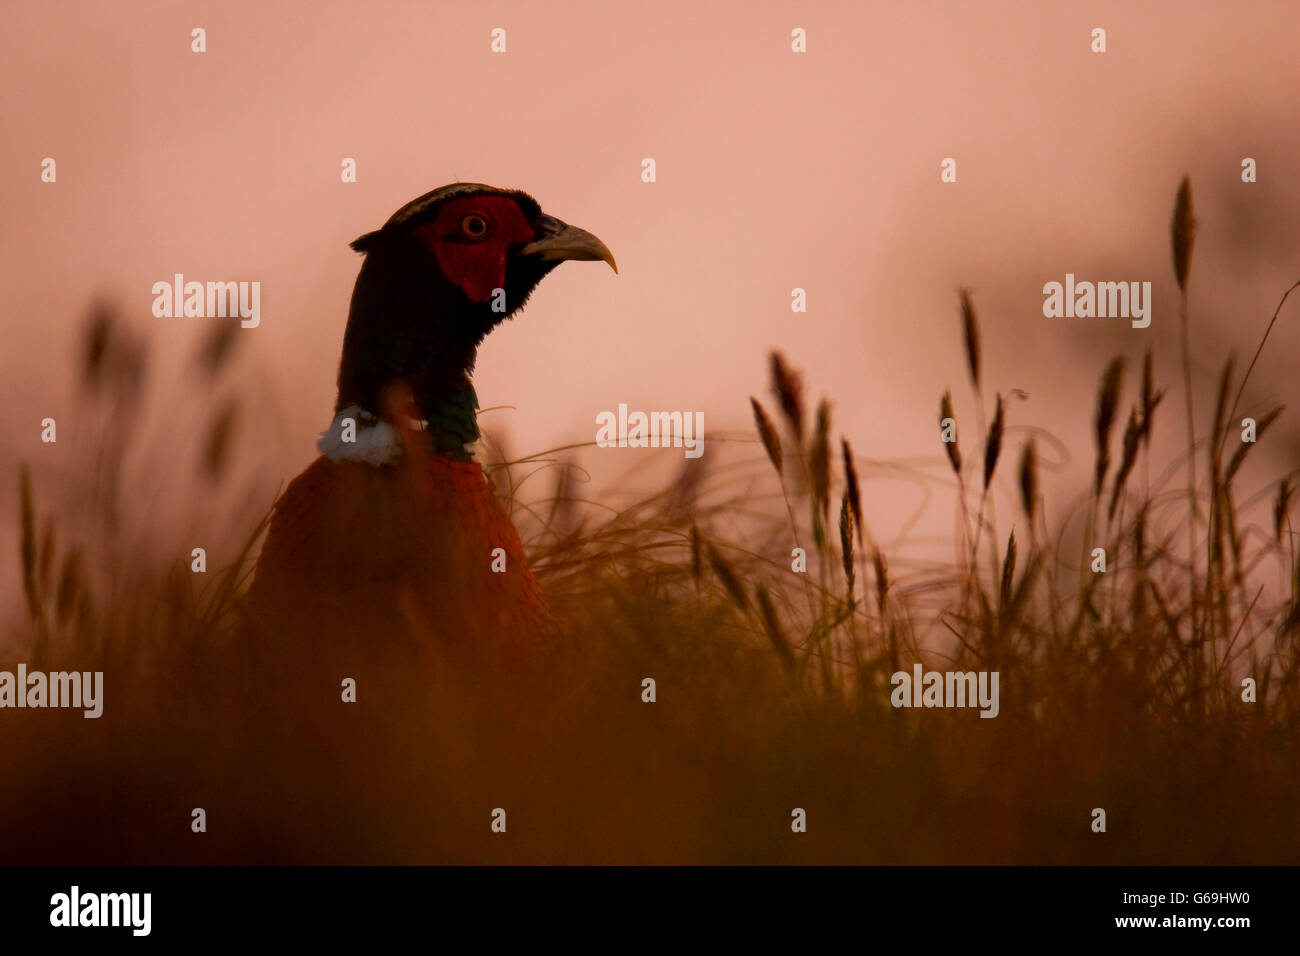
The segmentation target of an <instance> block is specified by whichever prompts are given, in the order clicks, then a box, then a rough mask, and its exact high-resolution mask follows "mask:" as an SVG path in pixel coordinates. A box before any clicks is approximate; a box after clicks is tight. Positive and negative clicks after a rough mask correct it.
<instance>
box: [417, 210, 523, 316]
mask: <svg viewBox="0 0 1300 956" xmlns="http://www.w3.org/2000/svg"><path fill="white" fill-rule="evenodd" d="M470 216H479V217H482V219H483V220H484V221H486V223H487V230H486V232H484V234H483V235H482V236H481V237H476V236H474V235H473V234H472V233H471V232H467V231H466V229H465V227H464V223H465V220H466V217H470ZM474 225H475V226H477V223H474ZM416 234H417V235H418V236H419V237H420V238H421V239H422V240H423V241H424V242H425V243H426V244H427V245H428V246H429V248H430V249H432V250H433V253H434V255H435V256H437V258H438V267H439V268H440V269H441V270H442V274H443V275H444V276H446V277H447V279H449V280H450V281H451V282H453V283H455V284H456V285H457V286H458V287H459V288H460V290H461V291H462V292H464V293H465V296H466V297H467V298H468V299H469V300H470V301H471V302H487V301H489V300H490V299H491V298H492V295H493V292H494V291H495V290H496V289H504V288H505V284H506V256H507V254H508V253H509V250H510V247H511V246H514V245H517V244H519V243H526V242H531V241H532V240H533V239H534V238H535V237H534V234H533V228H532V226H530V225H529V224H528V220H527V219H526V218H524V214H523V212H522V211H521V210H520V208H519V206H518V204H517V203H515V201H514V200H513V199H511V198H510V197H508V196H476V197H467V198H465V199H453V200H450V201H448V202H447V203H445V204H444V205H443V207H442V209H441V210H440V211H439V213H438V218H437V219H435V220H434V221H433V222H431V223H429V224H428V225H426V226H421V227H420V228H418V229H417V230H416Z"/></svg>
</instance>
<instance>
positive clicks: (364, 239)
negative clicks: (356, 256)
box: [351, 229, 381, 252]
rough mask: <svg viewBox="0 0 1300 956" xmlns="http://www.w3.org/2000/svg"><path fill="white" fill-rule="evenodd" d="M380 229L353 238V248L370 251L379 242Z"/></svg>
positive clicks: (359, 250) (357, 250) (358, 250)
mask: <svg viewBox="0 0 1300 956" xmlns="http://www.w3.org/2000/svg"><path fill="white" fill-rule="evenodd" d="M380 231H381V230H378V229H376V230H375V231H374V232H368V233H366V234H365V235H364V236H360V237H358V238H356V239H353V240H352V242H351V246H352V248H353V250H354V251H356V252H369V251H370V250H371V249H373V248H374V247H375V245H376V243H378V241H379V233H380Z"/></svg>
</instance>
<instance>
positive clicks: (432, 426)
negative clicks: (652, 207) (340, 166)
mask: <svg viewBox="0 0 1300 956" xmlns="http://www.w3.org/2000/svg"><path fill="white" fill-rule="evenodd" d="M352 248H353V249H355V250H356V251H358V252H361V253H363V254H364V255H365V260H364V262H363V263H362V266H361V272H360V275H359V276H358V277H357V281H356V286H355V289H354V290H353V293H352V306H351V311H350V313H349V316H348V324H347V331H346V332H345V334H344V337H343V355H342V359H341V361H340V364H339V376H338V400H337V402H336V403H335V408H334V411H335V415H334V420H333V422H332V423H331V424H330V427H329V429H328V430H327V431H326V432H325V433H324V434H323V435H322V436H321V438H320V441H319V442H318V446H317V447H318V449H319V450H320V451H321V453H322V454H321V456H320V457H319V458H317V459H316V460H315V461H314V462H313V463H312V464H311V465H310V466H309V467H308V468H307V469H306V471H304V472H303V473H302V474H300V475H299V476H298V477H297V478H295V479H294V480H293V482H292V483H290V485H289V486H288V488H287V489H286V490H285V492H284V494H283V495H282V496H281V497H280V499H279V500H278V501H277V502H276V505H275V508H274V511H273V514H272V517H271V522H270V527H269V530H268V533H267V538H266V541H265V544H264V545H263V548H262V552H261V555H260V557H259V559H258V564H257V570H256V576H255V579H254V582H253V585H252V587H251V590H250V592H249V602H248V605H249V609H250V611H251V613H252V618H253V620H254V621H255V622H256V623H257V625H258V629H259V630H260V632H261V635H262V639H263V640H265V641H270V642H275V641H279V640H281V639H283V638H284V637H285V636H286V635H293V636H294V637H296V640H297V642H298V643H299V644H300V645H302V646H301V647H300V648H299V651H298V652H294V656H295V657H296V656H297V653H302V654H312V655H318V654H324V653H327V654H332V655H334V656H336V657H337V656H338V655H340V654H343V655H346V656H347V659H348V660H349V661H352V660H355V659H356V657H357V655H362V656H365V655H367V654H370V655H372V659H376V660H377V659H380V658H382V659H384V660H387V661H391V660H393V657H392V656H391V653H390V652H391V651H393V650H394V649H399V648H405V649H406V650H408V651H412V652H414V653H416V654H417V655H418V654H422V653H423V651H422V649H427V648H429V647H431V646H435V645H436V646H439V647H440V648H441V650H440V651H438V652H437V653H440V654H445V653H447V652H451V653H453V654H457V655H462V656H463V655H472V656H473V657H474V658H476V659H477V658H478V657H480V656H481V655H482V654H484V653H487V654H490V655H492V656H493V657H494V658H495V659H497V660H499V661H501V662H502V663H505V664H507V665H508V664H509V663H510V662H511V659H520V658H528V657H529V656H530V655H535V654H536V652H537V651H538V650H539V649H541V648H542V647H544V645H545V643H546V635H547V631H548V620H549V614H548V611H547V608H546V603H545V600H544V598H543V596H542V592H541V589H540V587H539V585H538V583H537V580H536V578H535V577H534V576H533V574H532V572H531V570H530V569H529V567H528V564H527V560H526V557H525V555H524V550H523V546H522V544H521V542H520V539H519V534H518V532H517V531H516V529H515V527H514V525H513V524H512V523H511V521H510V518H509V516H508V515H507V514H506V512H505V510H504V509H503V508H502V506H501V505H500V503H499V502H498V501H497V499H496V497H495V496H494V495H493V492H492V489H491V487H490V486H489V484H488V481H487V479H486V477H485V476H484V474H483V471H482V469H481V467H480V465H479V464H478V462H477V461H475V460H474V458H473V454H472V446H473V444H474V442H475V441H476V440H477V439H478V437H479V430H478V426H477V424H476V420H475V419H476V411H477V408H478V399H477V397H476V395H475V393H474V388H473V386H472V385H471V383H470V373H471V372H472V371H473V368H474V360H475V357H476V354H477V350H478V346H479V344H480V343H481V342H482V341H483V339H484V337H485V336H486V335H487V334H488V333H489V332H490V331H492V329H493V328H495V327H496V326H497V325H498V324H499V323H500V322H501V321H502V320H504V319H506V318H509V317H511V316H513V315H514V314H515V313H516V312H518V311H519V309H520V308H522V307H523V305H524V303H525V301H527V299H528V296H529V295H530V294H531V293H532V291H533V289H534V288H536V287H537V285H538V283H539V282H540V281H541V280H542V278H543V277H545V276H546V275H547V273H549V272H550V271H551V270H552V269H554V268H555V267H556V266H557V265H559V264H560V263H561V262H562V261H564V260H566V259H581V260H593V261H596V260H603V261H604V262H607V263H609V265H610V266H611V267H612V268H614V270H615V271H617V266H616V265H615V263H614V257H613V255H612V254H611V253H610V251H609V249H608V248H606V246H605V244H604V243H603V242H601V241H600V240H599V239H597V238H596V237H595V236H593V235H592V234H591V233H589V232H586V231H585V230H583V229H579V228H577V227H575V226H570V225H567V224H566V223H564V222H561V221H560V220H559V219H556V218H554V217H553V216H549V215H546V214H545V213H543V212H542V211H541V208H540V206H539V205H538V204H537V202H536V201H535V200H534V199H533V198H532V197H531V196H529V195H527V194H526V193H523V192H520V191H518V190H512V189H498V188H495V187H491V186H484V185H481V184H476V183H457V184H454V185H450V186H443V187H442V188H440V189H435V190H433V191H432V192H430V193H426V194H425V195H423V196H420V197H419V198H418V199H415V200H413V201H411V202H409V203H407V204H406V205H405V206H403V207H402V208H401V209H399V210H397V212H396V213H394V214H393V216H392V217H391V218H390V219H389V220H388V222H386V223H385V224H384V226H383V228H381V229H378V230H376V231H375V232H370V233H367V234H365V235H364V236H361V237H360V238H359V239H357V240H356V241H355V242H353V243H352ZM307 645H310V646H307Z"/></svg>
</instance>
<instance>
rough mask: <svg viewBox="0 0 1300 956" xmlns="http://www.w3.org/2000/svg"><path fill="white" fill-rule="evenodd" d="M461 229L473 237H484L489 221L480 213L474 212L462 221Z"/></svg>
mask: <svg viewBox="0 0 1300 956" xmlns="http://www.w3.org/2000/svg"><path fill="white" fill-rule="evenodd" d="M460 231H461V232H463V233H465V235H467V236H469V237H470V238H471V239H482V238H483V237H484V236H486V235H487V231H488V221H487V220H486V219H484V218H483V217H482V216H481V215H479V214H478V213H476V212H472V213H470V214H469V215H468V216H466V217H465V218H464V219H462V220H461V221H460Z"/></svg>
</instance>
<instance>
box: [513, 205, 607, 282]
mask: <svg viewBox="0 0 1300 956" xmlns="http://www.w3.org/2000/svg"><path fill="white" fill-rule="evenodd" d="M536 229H537V238H536V239H535V240H533V241H532V242H530V243H529V244H528V245H526V246H524V248H523V249H521V250H520V254H521V255H525V256H537V257H538V258H539V259H541V260H542V261H543V262H552V261H563V260H565V259H577V260H582V261H586V262H596V261H600V262H608V263H609V267H610V268H611V269H613V270H614V271H615V272H618V263H616V262H615V261H614V253H612V252H610V251H609V247H608V246H606V245H605V244H604V243H603V242H601V241H600V240H599V239H597V238H596V237H595V236H593V235H592V234H591V233H589V232H588V231H587V230H586V229H579V228H578V227H577V226H570V225H569V224H568V223H567V222H563V221H561V220H559V219H556V218H555V217H554V216H546V215H543V216H542V217H541V218H539V219H538V220H537V225H536Z"/></svg>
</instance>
